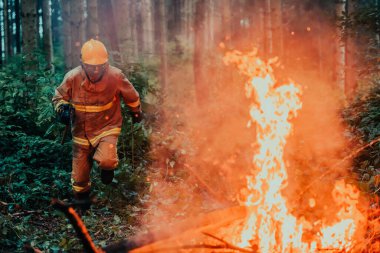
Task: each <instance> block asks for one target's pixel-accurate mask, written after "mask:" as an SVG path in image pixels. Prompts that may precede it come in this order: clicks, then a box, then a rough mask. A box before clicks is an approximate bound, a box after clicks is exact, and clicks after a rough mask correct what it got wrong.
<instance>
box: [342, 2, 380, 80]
mask: <svg viewBox="0 0 380 253" xmlns="http://www.w3.org/2000/svg"><path fill="white" fill-rule="evenodd" d="M344 14H345V15H344V18H343V19H342V20H341V28H342V29H343V31H344V37H345V38H343V39H346V37H351V38H352V39H353V40H354V41H355V44H356V48H355V49H356V50H355V51H356V57H357V58H358V59H359V60H360V63H362V64H363V65H364V66H362V67H361V69H360V72H361V74H362V75H363V74H364V75H371V74H373V73H376V72H377V71H379V69H380V63H379V61H378V59H379V57H380V45H379V38H378V36H379V34H380V22H379V20H380V11H379V5H378V4H377V3H376V2H375V1H357V2H356V3H355V8H354V10H353V11H352V12H351V13H344Z"/></svg>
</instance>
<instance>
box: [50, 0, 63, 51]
mask: <svg viewBox="0 0 380 253" xmlns="http://www.w3.org/2000/svg"><path fill="white" fill-rule="evenodd" d="M61 19H62V10H61V7H60V5H59V0H52V1H51V26H52V27H51V30H52V37H53V45H56V44H58V43H61V41H60V35H61V32H60V29H61V23H62V21H61Z"/></svg>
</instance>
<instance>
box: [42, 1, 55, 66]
mask: <svg viewBox="0 0 380 253" xmlns="http://www.w3.org/2000/svg"><path fill="white" fill-rule="evenodd" d="M42 21H43V49H44V52H46V57H45V59H46V63H47V64H46V68H47V69H52V68H53V65H52V61H53V40H52V31H51V8H50V0H42Z"/></svg>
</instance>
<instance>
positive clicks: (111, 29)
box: [98, 0, 127, 66]
mask: <svg viewBox="0 0 380 253" xmlns="http://www.w3.org/2000/svg"><path fill="white" fill-rule="evenodd" d="M113 4H114V3H113V2H111V1H104V0H98V18H99V20H101V22H99V25H100V29H99V30H100V34H101V37H102V38H101V40H103V41H104V40H105V39H106V41H105V42H107V43H106V44H107V49H108V52H109V54H110V55H111V58H112V60H113V62H114V64H115V65H116V66H121V65H122V64H123V61H122V58H121V55H120V48H119V41H118V36H119V35H118V30H117V28H120V29H123V28H125V27H124V25H123V23H117V24H118V25H116V22H115V18H114V11H113ZM122 15H125V16H127V15H126V13H123V14H122Z"/></svg>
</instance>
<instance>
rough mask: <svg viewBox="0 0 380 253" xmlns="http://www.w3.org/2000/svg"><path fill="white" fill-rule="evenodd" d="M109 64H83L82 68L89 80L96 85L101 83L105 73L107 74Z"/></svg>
mask: <svg viewBox="0 0 380 253" xmlns="http://www.w3.org/2000/svg"><path fill="white" fill-rule="evenodd" d="M107 66H108V64H107V63H104V64H99V65H91V64H86V63H83V64H82V67H83V69H84V71H85V72H86V75H87V78H88V79H89V80H90V81H91V82H92V83H96V82H99V81H100V80H101V79H102V77H103V75H104V73H105V72H106V69H107Z"/></svg>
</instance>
